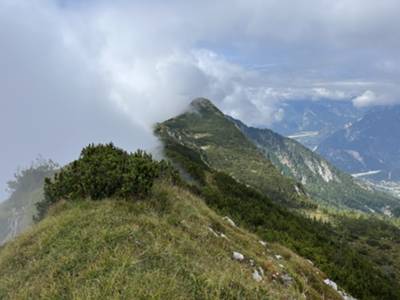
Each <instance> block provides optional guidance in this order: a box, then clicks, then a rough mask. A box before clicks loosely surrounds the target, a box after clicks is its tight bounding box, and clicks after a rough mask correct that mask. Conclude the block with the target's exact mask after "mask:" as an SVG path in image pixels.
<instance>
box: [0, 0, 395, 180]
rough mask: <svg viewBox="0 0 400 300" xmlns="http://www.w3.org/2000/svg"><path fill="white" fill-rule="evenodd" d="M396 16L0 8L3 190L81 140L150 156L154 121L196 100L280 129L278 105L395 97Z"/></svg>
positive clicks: (375, 9) (226, 4)
mask: <svg viewBox="0 0 400 300" xmlns="http://www.w3.org/2000/svg"><path fill="white" fill-rule="evenodd" d="M61 4H62V5H61ZM399 9H400V4H399V2H398V1H395V0H382V1H379V3H378V2H376V1H375V0H339V1H328V0H322V1H321V0H304V1H299V2H295V1H291V0H282V1H273V0H265V1H260V0H233V1H232V0H221V1H218V2H215V1H212V0H205V1H201V2H193V1H191V2H188V1H178V0H176V1H128V0H116V1H112V2H111V1H104V0H100V1H92V0H82V1H72V0H62V1H61V0H58V1H57V0H1V1H0V41H1V47H0V104H1V110H0V137H1V138H2V142H3V141H5V145H6V146H4V147H3V152H5V154H3V153H2V155H1V157H0V165H1V166H2V172H3V173H4V174H5V175H4V174H3V173H2V174H0V176H2V177H1V178H0V181H2V180H5V179H7V177H9V176H10V173H11V172H12V170H13V169H14V168H15V166H16V165H19V164H22V165H23V164H28V163H29V161H30V160H32V159H33V158H34V157H33V156H34V155H36V153H42V154H43V155H44V156H49V157H53V158H55V159H56V160H59V161H61V162H65V161H68V160H70V159H72V158H73V157H76V155H77V152H78V151H79V149H80V147H82V146H83V145H84V144H86V143H88V142H91V141H94V142H98V141H99V142H100V141H109V140H114V141H115V142H116V143H117V144H120V145H122V146H124V147H126V148H129V149H134V148H136V147H144V148H151V147H154V146H155V145H157V144H156V140H155V139H154V138H153V137H152V135H151V125H152V124H153V123H154V122H156V121H160V120H163V119H165V118H168V117H171V116H173V115H174V114H176V113H179V112H181V111H182V110H183V109H184V108H185V106H186V104H187V103H188V102H189V101H190V100H191V99H192V98H194V97H198V96H205V97H209V98H211V99H213V100H214V101H216V102H217V104H218V106H219V107H220V108H221V109H223V110H224V111H225V112H227V113H230V114H232V115H233V116H236V117H239V118H241V119H243V120H244V121H245V122H248V123H250V124H253V125H266V124H270V123H271V122H274V121H275V120H281V119H282V118H283V117H284V112H283V111H282V109H280V108H279V103H280V101H282V100H296V99H313V100H320V99H326V98H329V99H334V100H346V99H354V100H353V101H354V103H355V104H356V105H376V104H381V103H384V104H387V103H394V102H396V101H400V100H399V99H400V97H398V96H399V95H400V92H399V90H398V89H397V88H395V86H397V78H399V75H400V70H399V68H396V66H398V65H400V54H399V53H400V51H399V50H400V32H399V31H398V30H397V28H399V26H400V19H399V18H398V16H397V12H398V11H399ZM248 66H251V67H248ZM254 66H262V67H260V68H257V67H254ZM365 91H367V92H365Z"/></svg>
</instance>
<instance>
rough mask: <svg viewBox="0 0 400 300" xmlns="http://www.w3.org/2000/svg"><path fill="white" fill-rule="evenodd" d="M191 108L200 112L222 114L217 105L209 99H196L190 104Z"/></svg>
mask: <svg viewBox="0 0 400 300" xmlns="http://www.w3.org/2000/svg"><path fill="white" fill-rule="evenodd" d="M190 107H191V108H193V109H195V110H197V111H199V112H214V113H219V114H222V112H221V111H220V110H219V109H218V108H217V107H216V106H215V104H214V103H213V102H212V101H211V100H209V99H207V98H196V99H194V100H193V101H192V102H191V103H190Z"/></svg>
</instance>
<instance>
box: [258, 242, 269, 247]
mask: <svg viewBox="0 0 400 300" xmlns="http://www.w3.org/2000/svg"><path fill="white" fill-rule="evenodd" d="M258 242H259V243H260V244H261V245H263V246H264V247H266V246H267V242H264V241H258Z"/></svg>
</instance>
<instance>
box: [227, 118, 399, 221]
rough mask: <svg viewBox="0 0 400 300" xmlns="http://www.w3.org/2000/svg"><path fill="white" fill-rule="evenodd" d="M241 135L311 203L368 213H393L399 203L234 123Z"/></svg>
mask: <svg viewBox="0 0 400 300" xmlns="http://www.w3.org/2000/svg"><path fill="white" fill-rule="evenodd" d="M233 122H235V124H237V125H238V127H239V128H240V129H241V131H242V132H243V133H244V134H245V135H246V136H247V137H248V138H249V139H250V140H251V141H252V142H253V143H254V144H255V145H257V147H258V148H259V149H260V150H261V151H262V152H263V153H264V155H265V156H266V157H267V158H268V159H270V160H271V162H272V163H273V164H274V165H275V166H276V167H277V169H278V170H280V171H281V172H282V174H284V175H285V176H289V177H291V178H293V179H295V180H297V181H299V182H301V183H302V184H303V185H304V187H305V188H306V190H307V192H308V193H309V194H310V195H311V197H312V199H313V200H316V201H318V202H319V203H324V204H328V205H331V206H335V207H343V206H344V207H348V208H352V209H358V210H361V211H364V212H368V213H370V212H371V211H376V212H380V213H382V210H383V209H384V208H385V207H387V206H389V207H391V208H392V210H393V211H396V208H397V207H400V200H399V199H397V198H395V197H392V196H390V195H389V194H385V193H382V192H378V191H374V190H372V189H371V188H370V187H367V186H366V185H364V184H362V183H361V182H358V181H356V180H355V179H353V178H352V176H351V175H348V174H345V173H343V172H341V171H340V170H338V169H337V168H335V167H334V166H333V165H331V163H329V162H328V161H327V160H325V159H324V158H322V157H321V156H319V155H318V154H316V153H314V152H312V151H311V150H309V149H307V148H306V147H304V146H303V145H301V144H300V143H298V142H296V141H294V140H292V139H289V138H285V137H283V136H281V135H279V134H277V133H274V132H273V131H271V130H268V129H258V128H254V127H248V126H246V125H245V124H243V123H242V122H240V121H238V120H233Z"/></svg>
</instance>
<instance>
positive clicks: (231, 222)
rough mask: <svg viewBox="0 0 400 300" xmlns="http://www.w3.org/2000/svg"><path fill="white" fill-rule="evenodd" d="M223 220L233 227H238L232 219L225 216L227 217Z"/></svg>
mask: <svg viewBox="0 0 400 300" xmlns="http://www.w3.org/2000/svg"><path fill="white" fill-rule="evenodd" d="M222 219H223V220H225V221H226V222H228V223H229V225H231V226H232V227H236V224H235V222H233V221H232V219H231V218H229V217H227V216H225V217H223V218H222Z"/></svg>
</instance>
